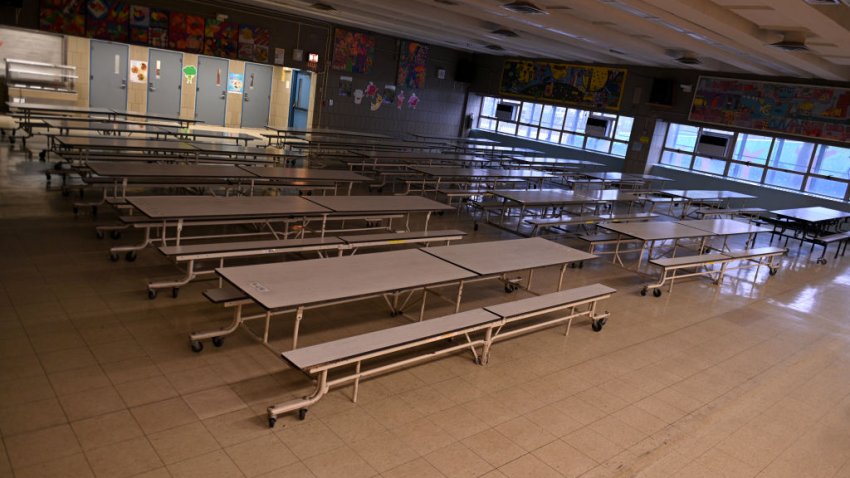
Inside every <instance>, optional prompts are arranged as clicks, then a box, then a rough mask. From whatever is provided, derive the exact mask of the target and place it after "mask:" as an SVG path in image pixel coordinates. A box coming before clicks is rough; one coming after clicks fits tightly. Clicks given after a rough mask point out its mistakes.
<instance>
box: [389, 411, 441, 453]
mask: <svg viewBox="0 0 850 478" xmlns="http://www.w3.org/2000/svg"><path fill="white" fill-rule="evenodd" d="M391 431H392V432H393V433H394V434H395V436H396V437H398V439H399V440H401V441H403V442H404V443H406V444H407V445H408V446H409V447H410V448H412V449H414V450H416V452H417V453H419V454H420V455H427V454H428V453H431V452H432V451H434V450H438V449H440V448H443V447H445V446H447V445H449V444H450V443H453V442H454V441H455V438H454V437H452V435H450V434H449V432H447V431H446V430H444V429H443V428H442V427H440V426H439V425H437V424H436V423H435V422H433V421H432V420H431V419H430V418H427V417H426V418H420V419H419V420H414V421H412V422H409V423H405V424H403V425H400V426H397V427H394V428H392V429H391Z"/></svg>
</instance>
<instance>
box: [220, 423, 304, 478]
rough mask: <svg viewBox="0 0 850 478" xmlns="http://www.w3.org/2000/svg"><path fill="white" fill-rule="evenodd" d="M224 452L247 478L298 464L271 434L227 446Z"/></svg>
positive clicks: (290, 453) (291, 454)
mask: <svg viewBox="0 0 850 478" xmlns="http://www.w3.org/2000/svg"><path fill="white" fill-rule="evenodd" d="M224 451H225V452H227V454H228V455H229V456H230V459H231V460H233V462H234V463H236V466H238V467H239V469H240V470H241V471H242V473H244V474H245V476H248V477H253V476H259V475H262V474H265V473H268V472H271V471H274V470H277V469H281V468H284V467H286V466H288V465H291V464H293V463H295V462H298V457H296V456H295V454H293V453H292V452H291V451H290V450H289V448H287V446H286V445H284V444H283V442H282V441H280V439H279V438H278V437H277V435H275V434H273V433H268V434H265V435H261V436H259V437H257V438H253V439H251V440H248V441H244V442H241V443H239V444H237V445H233V446H229V447H227V448H226V449H225V450H224Z"/></svg>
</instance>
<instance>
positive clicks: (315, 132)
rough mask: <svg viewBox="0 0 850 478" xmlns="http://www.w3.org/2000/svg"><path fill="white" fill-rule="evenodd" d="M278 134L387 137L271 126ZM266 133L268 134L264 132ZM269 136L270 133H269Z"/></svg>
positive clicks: (330, 130) (345, 131)
mask: <svg viewBox="0 0 850 478" xmlns="http://www.w3.org/2000/svg"><path fill="white" fill-rule="evenodd" d="M272 129H273V130H275V131H276V132H277V133H279V134H280V135H283V136H285V135H292V136H304V135H308V134H312V135H328V136H353V137H363V138H389V136H387V135H385V134H378V133H364V132H362V131H351V130H347V129H331V128H304V129H299V128H272ZM266 135H268V134H266ZM269 136H270V135H269Z"/></svg>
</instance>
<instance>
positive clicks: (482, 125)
mask: <svg viewBox="0 0 850 478" xmlns="http://www.w3.org/2000/svg"><path fill="white" fill-rule="evenodd" d="M478 128H479V129H483V130H487V131H495V130H496V120H491V119H487V118H480V117H479V118H478Z"/></svg>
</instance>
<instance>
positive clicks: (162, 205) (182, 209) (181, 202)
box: [127, 196, 330, 220]
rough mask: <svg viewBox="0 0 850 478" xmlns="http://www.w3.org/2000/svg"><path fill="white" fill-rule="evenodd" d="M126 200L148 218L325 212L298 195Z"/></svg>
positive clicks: (143, 197)
mask: <svg viewBox="0 0 850 478" xmlns="http://www.w3.org/2000/svg"><path fill="white" fill-rule="evenodd" d="M127 201H128V202H129V203H130V204H132V205H133V206H134V207H135V208H137V209H138V210H139V211H141V213H142V214H144V215H145V216H147V217H149V218H151V219H163V220H164V219H211V218H216V219H222V218H233V219H238V218H270V217H291V216H304V215H311V214H324V213H328V212H330V211H328V210H327V209H325V208H323V207H321V206H319V205H317V204H315V203H312V202H310V201H308V200H306V199H304V198H302V197H300V196H249V197H244V196H230V197H216V196H137V197H131V198H127Z"/></svg>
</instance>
